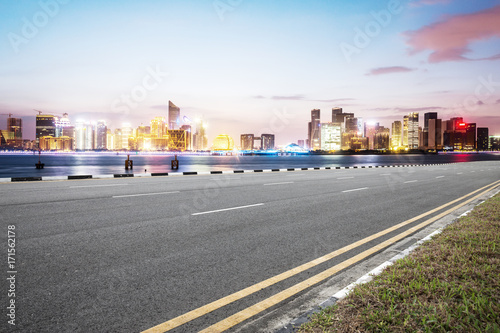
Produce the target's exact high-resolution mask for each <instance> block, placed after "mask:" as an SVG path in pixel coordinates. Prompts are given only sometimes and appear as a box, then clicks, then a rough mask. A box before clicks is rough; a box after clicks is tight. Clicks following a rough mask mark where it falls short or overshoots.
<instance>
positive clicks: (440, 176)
mask: <svg viewBox="0 0 500 333" xmlns="http://www.w3.org/2000/svg"><path fill="white" fill-rule="evenodd" d="M436 178H444V176H437V177H436Z"/></svg>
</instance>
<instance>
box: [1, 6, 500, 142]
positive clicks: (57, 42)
mask: <svg viewBox="0 0 500 333" xmlns="http://www.w3.org/2000/svg"><path fill="white" fill-rule="evenodd" d="M118 4H120V6H118ZM0 8H1V11H0V12H1V13H2V14H0V15H1V17H2V21H3V22H4V24H3V25H2V27H0V34H1V35H2V36H4V38H3V40H2V42H1V44H0V48H1V51H2V52H1V53H2V55H3V57H4V61H3V62H2V63H1V64H0V75H1V76H2V78H3V80H2V81H1V83H0V96H1V99H0V100H1V102H0V108H1V111H0V113H2V114H7V113H12V114H13V117H16V118H22V119H23V128H24V129H23V136H24V137H25V138H30V139H34V133H35V121H34V120H35V115H36V112H35V111H33V109H38V110H43V111H44V113H46V114H63V113H69V114H70V116H71V117H72V119H75V120H78V119H82V120H84V121H85V122H90V121H93V122H96V123H97V121H99V120H103V119H104V120H106V121H107V123H108V125H109V126H110V127H113V128H120V127H121V124H122V123H123V122H129V123H131V124H132V126H133V127H137V126H139V125H140V124H141V123H144V122H147V121H149V119H152V118H154V117H158V116H161V117H165V118H167V119H168V116H169V115H168V113H169V110H168V101H169V100H172V101H175V105H176V106H179V107H180V113H181V116H183V115H186V116H188V117H189V118H190V119H194V118H197V117H202V118H203V119H204V121H205V122H206V123H208V127H207V133H208V135H207V136H208V140H209V142H212V140H213V139H214V138H215V137H216V136H217V135H219V134H221V133H226V134H228V135H230V136H231V137H233V138H239V135H240V134H242V133H255V134H256V135H260V134H261V133H273V134H275V135H276V140H277V142H276V144H277V145H283V144H287V143H290V142H297V141H298V140H305V139H306V138H307V136H308V133H307V122H308V121H309V120H310V119H309V118H310V114H308V113H309V111H310V110H312V109H320V110H322V111H323V112H325V111H328V110H330V109H331V108H332V107H337V106H338V107H343V108H344V110H345V111H347V112H352V113H355V114H356V116H358V117H361V118H363V120H364V121H365V122H379V123H380V124H381V125H383V126H385V127H386V128H391V125H392V122H393V121H395V120H399V121H402V120H403V116H404V115H407V114H409V113H411V112H419V113H420V114H421V115H423V114H424V113H426V112H438V113H439V115H440V118H442V119H450V118H452V117H463V118H464V119H467V121H468V122H471V123H477V125H478V126H482V127H489V131H490V135H496V134H500V117H499V116H498V110H499V109H500V69H499V68H500V67H499V66H498V61H499V60H500V47H499V46H500V43H499V37H500V1H477V2H474V3H470V2H467V1H446V0H441V1H439V0H435V1H429V0H425V1H424V0H419V1H375V2H374V1H357V2H356V3H355V4H352V3H351V4H346V3H340V2H337V3H335V2H328V3H325V2H319V1H318V2H308V3H303V2H284V1H275V2H273V3H268V2H264V1H252V2H249V1H231V2H228V1H224V0H220V1H185V2H180V1H174V2H170V3H168V4H165V3H162V2H159V1H147V2H142V3H134V2H132V1H121V2H119V3H118V2H115V1H110V2H106V3H105V4H103V3H98V2H95V1H88V2H86V3H85V4H82V3H77V2H71V1H62V0H46V1H37V2H29V3H26V2H23V3H2V4H1V5H0ZM0 117H1V118H0V128H2V129H4V126H5V125H4V123H5V119H6V118H7V116H6V115H2V116H0ZM141 119H143V120H142V121H141ZM321 121H324V120H323V119H322V120H321ZM423 122H424V120H423V119H420V125H421V126H422V125H423ZM304 124H306V125H304Z"/></svg>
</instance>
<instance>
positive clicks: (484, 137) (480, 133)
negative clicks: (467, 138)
mask: <svg viewBox="0 0 500 333" xmlns="http://www.w3.org/2000/svg"><path fill="white" fill-rule="evenodd" d="M477 150H488V127H478V128H477Z"/></svg>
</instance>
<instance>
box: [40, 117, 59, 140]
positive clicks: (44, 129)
mask: <svg viewBox="0 0 500 333" xmlns="http://www.w3.org/2000/svg"><path fill="white" fill-rule="evenodd" d="M43 136H52V137H55V136H56V117H55V116H53V115H43V114H39V115H37V116H36V145H37V147H38V146H39V144H40V138H41V137H43Z"/></svg>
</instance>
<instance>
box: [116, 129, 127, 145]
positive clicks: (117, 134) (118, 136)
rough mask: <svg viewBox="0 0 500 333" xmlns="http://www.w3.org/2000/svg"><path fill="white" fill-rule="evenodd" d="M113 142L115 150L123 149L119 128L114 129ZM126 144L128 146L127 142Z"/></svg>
mask: <svg viewBox="0 0 500 333" xmlns="http://www.w3.org/2000/svg"><path fill="white" fill-rule="evenodd" d="M114 141H115V146H114V148H115V150H121V149H123V147H122V144H123V135H122V130H121V128H117V129H115V135H114ZM127 144H128V142H127Z"/></svg>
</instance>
